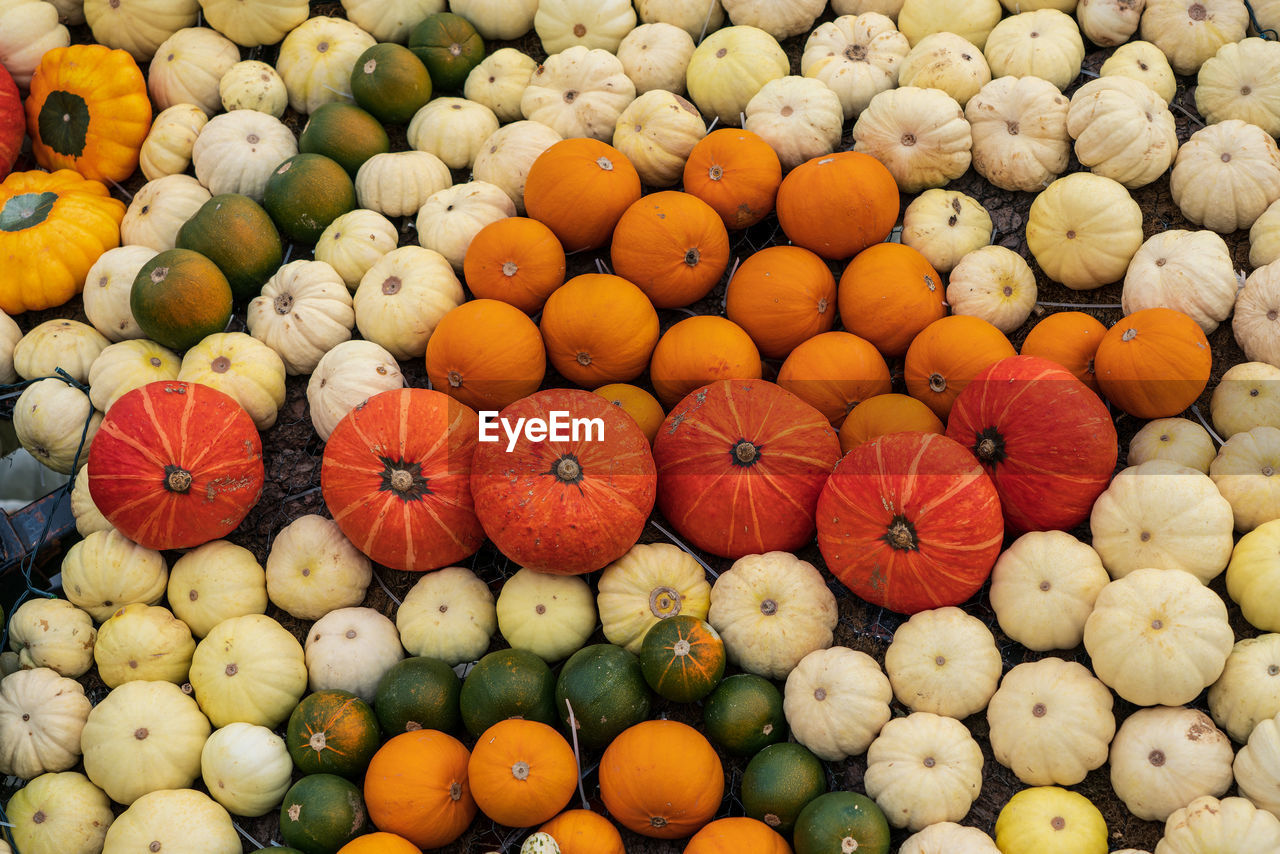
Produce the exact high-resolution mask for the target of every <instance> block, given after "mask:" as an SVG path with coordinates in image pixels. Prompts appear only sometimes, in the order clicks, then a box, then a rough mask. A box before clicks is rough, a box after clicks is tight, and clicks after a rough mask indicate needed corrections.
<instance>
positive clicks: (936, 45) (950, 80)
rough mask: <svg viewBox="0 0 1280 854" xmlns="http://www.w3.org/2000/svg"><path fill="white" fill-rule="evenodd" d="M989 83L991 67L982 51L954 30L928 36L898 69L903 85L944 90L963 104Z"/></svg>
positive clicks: (900, 82)
mask: <svg viewBox="0 0 1280 854" xmlns="http://www.w3.org/2000/svg"><path fill="white" fill-rule="evenodd" d="M990 82H991V67H990V66H989V65H987V59H986V57H985V56H983V55H982V51H980V50H978V48H977V47H975V46H974V45H973V44H970V43H969V42H967V41H965V40H964V39H962V38H961V37H960V36H958V35H956V34H955V33H930V34H929V35H927V36H925V37H924V38H922V39H921V40H920V41H919V42H917V43H916V45H915V46H914V47H913V48H911V52H910V53H908V54H907V56H906V58H905V59H904V60H903V61H902V65H901V67H899V69H898V84H899V85H900V86H918V87H920V88H922V89H941V90H942V91H943V92H946V93H947V94H948V95H950V96H951V97H952V98H955V99H956V102H957V103H959V104H960V106H962V107H963V106H965V105H966V104H968V103H969V99H970V98H972V97H973V96H974V95H976V94H978V90H979V89H981V88H982V87H983V86H985V85H987V84H988V83H990Z"/></svg>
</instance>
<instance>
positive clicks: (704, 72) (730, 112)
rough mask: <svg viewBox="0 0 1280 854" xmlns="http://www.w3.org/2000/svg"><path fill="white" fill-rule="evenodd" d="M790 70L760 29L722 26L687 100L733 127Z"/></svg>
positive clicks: (699, 56) (708, 43) (702, 54)
mask: <svg viewBox="0 0 1280 854" xmlns="http://www.w3.org/2000/svg"><path fill="white" fill-rule="evenodd" d="M904 55H905V54H904ZM790 70H791V64H790V62H789V61H788V59H787V54H786V52H784V51H783V49H782V46H781V45H779V44H778V41H777V39H775V38H774V37H773V36H771V35H769V34H768V33H766V32H765V31H764V30H761V29H758V28H756V27H746V26H734V27H725V28H724V29H721V30H716V31H715V32H714V33H711V34H710V35H709V36H707V37H706V38H705V39H703V40H702V42H701V43H700V44H699V45H698V47H697V48H695V49H694V51H693V56H691V57H690V58H689V69H688V71H687V72H686V75H685V82H686V84H687V89H688V91H689V100H691V101H693V103H695V104H697V105H698V109H699V110H701V111H702V114H703V115H704V116H707V117H709V118H715V119H718V120H719V122H720V124H722V125H732V126H735V127H736V126H738V125H739V123H740V122H741V121H742V119H741V116H742V113H743V111H744V110H746V108H747V102H748V101H750V100H751V99H752V98H753V97H755V94H756V93H757V92H759V91H760V87H761V86H763V85H764V84H766V83H768V82H769V81H770V80H775V79H777V78H779V77H785V76H787V74H788V73H789V72H790ZM525 115H526V116H528V113H527V112H526V113H525Z"/></svg>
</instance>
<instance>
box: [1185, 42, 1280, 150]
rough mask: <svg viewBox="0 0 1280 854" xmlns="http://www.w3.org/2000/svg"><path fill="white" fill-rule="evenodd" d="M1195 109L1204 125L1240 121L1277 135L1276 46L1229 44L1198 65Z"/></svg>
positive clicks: (1279, 68)
mask: <svg viewBox="0 0 1280 854" xmlns="http://www.w3.org/2000/svg"><path fill="white" fill-rule="evenodd" d="M1196 110H1197V111H1198V112H1199V113H1200V115H1202V116H1204V119H1205V121H1207V122H1210V123H1212V122H1220V121H1223V120H1224V119H1241V120H1242V121H1246V122H1249V123H1250V124H1254V125H1257V126H1258V127H1260V128H1262V129H1263V130H1264V131H1266V132H1267V133H1268V134H1269V135H1271V136H1276V135H1277V134H1280V44H1277V43H1276V42H1274V41H1267V40H1266V39H1261V38H1247V39H1244V40H1243V41H1239V42H1229V43H1227V44H1224V45H1223V46H1222V47H1221V48H1219V49H1218V52H1217V53H1215V54H1214V55H1213V56H1212V57H1210V58H1209V59H1208V60H1206V61H1205V63H1204V65H1202V66H1200V72H1199V74H1197V75H1196Z"/></svg>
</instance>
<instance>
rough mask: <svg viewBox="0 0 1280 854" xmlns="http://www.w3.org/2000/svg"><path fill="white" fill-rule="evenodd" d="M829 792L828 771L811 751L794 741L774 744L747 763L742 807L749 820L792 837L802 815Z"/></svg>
mask: <svg viewBox="0 0 1280 854" xmlns="http://www.w3.org/2000/svg"><path fill="white" fill-rule="evenodd" d="M826 791H827V771H826V768H824V767H823V765H822V760H820V759H819V758H818V757H816V756H814V755H813V753H811V752H810V751H809V748H807V747H805V746H804V745H802V744H796V743H795V742H793V741H790V742H785V741H784V742H782V743H780V744H771V745H769V746H768V747H766V748H764V749H763V750H761V751H760V752H759V753H757V754H756V755H755V756H753V757H751V761H750V762H748V763H747V770H746V771H744V772H743V774H742V805H743V807H744V808H745V810H746V813H747V815H748V816H749V817H750V818H754V819H757V820H758V821H763V822H764V823H765V824H767V825H769V826H770V827H772V828H773V829H774V830H776V831H778V832H779V833H781V834H783V835H784V836H787V835H790V833H791V830H792V828H793V827H794V826H795V823H796V817H797V816H799V815H800V811H801V810H803V809H804V808H805V806H806V805H807V804H808V803H809V802H810V801H812V800H813V799H814V798H816V797H818V796H819V795H823V794H825V793H826Z"/></svg>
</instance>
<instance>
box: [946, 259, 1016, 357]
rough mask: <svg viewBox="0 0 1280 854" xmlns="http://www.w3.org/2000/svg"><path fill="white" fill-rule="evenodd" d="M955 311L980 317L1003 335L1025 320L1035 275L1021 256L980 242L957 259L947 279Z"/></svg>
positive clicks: (952, 309)
mask: <svg viewBox="0 0 1280 854" xmlns="http://www.w3.org/2000/svg"><path fill="white" fill-rule="evenodd" d="M947 304H948V305H950V306H951V311H952V313H954V314H969V315H973V316H974V317H980V318H982V319H983V320H985V321H987V322H988V323H990V324H991V325H992V326H994V327H995V328H996V329H999V330H1000V331H1001V332H1003V333H1005V334H1006V335H1009V334H1011V333H1012V332H1013V331H1014V330H1015V329H1017V328H1018V327H1020V326H1022V324H1024V323H1026V322H1027V318H1028V317H1030V316H1031V310H1032V309H1033V308H1034V307H1035V304H1036V277H1035V274H1034V273H1032V272H1031V267H1030V266H1029V265H1028V264H1027V262H1026V261H1025V260H1023V258H1022V256H1021V255H1019V254H1018V253H1017V252H1014V251H1013V250H1012V249H1006V248H1005V247H1003V246H980V247H978V248H977V249H974V250H973V251H972V252H970V253H968V254H967V255H965V256H964V257H962V258H961V259H960V260H959V261H958V262H956V264H955V266H954V268H953V269H952V271H951V275H950V276H949V277H948V281H947Z"/></svg>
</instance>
